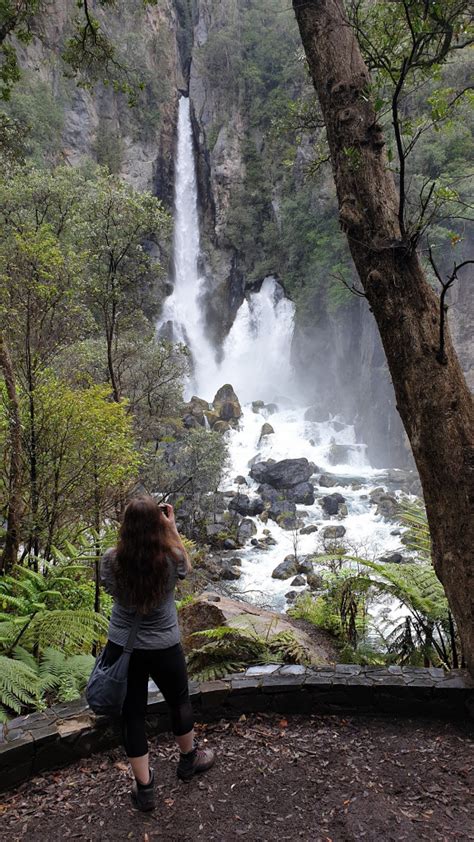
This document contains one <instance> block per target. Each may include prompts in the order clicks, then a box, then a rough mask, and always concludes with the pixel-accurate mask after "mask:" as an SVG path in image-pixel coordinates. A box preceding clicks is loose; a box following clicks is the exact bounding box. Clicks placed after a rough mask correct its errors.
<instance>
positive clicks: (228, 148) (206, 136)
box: [189, 0, 246, 345]
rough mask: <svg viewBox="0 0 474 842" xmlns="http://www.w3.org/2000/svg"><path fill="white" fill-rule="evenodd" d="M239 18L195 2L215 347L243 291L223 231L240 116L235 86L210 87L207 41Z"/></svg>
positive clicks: (192, 86)
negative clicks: (229, 22)
mask: <svg viewBox="0 0 474 842" xmlns="http://www.w3.org/2000/svg"><path fill="white" fill-rule="evenodd" d="M238 14H239V9H238V3H237V0H225V2H222V3H215V2H213V0H197V3H196V12H195V26H194V31H193V51H192V62H191V66H190V73H189V97H190V100H191V106H192V118H193V124H194V132H195V139H196V161H197V175H198V185H199V193H200V210H201V234H202V253H203V267H202V268H203V271H204V272H205V274H206V275H207V277H208V287H209V293H208V296H207V300H206V308H207V315H208V324H209V328H210V331H211V333H212V335H213V338H214V341H215V342H216V344H218V345H219V344H220V343H221V342H222V340H223V338H224V337H225V335H226V334H227V332H228V330H229V329H230V327H231V325H232V322H233V318H234V316H235V313H236V311H237V309H238V308H239V306H240V304H241V302H242V299H243V293H244V279H243V277H242V274H241V273H240V272H239V271H238V270H237V268H236V256H235V253H234V251H233V250H232V249H229V247H228V244H227V243H226V238H225V228H226V225H227V221H228V215H229V210H230V208H231V204H232V195H233V193H234V192H235V191H236V190H237V189H238V188H239V186H240V185H241V184H242V182H243V179H244V176H245V167H244V163H243V156H242V144H243V141H244V138H245V131H246V126H245V114H244V113H243V111H242V108H241V107H240V104H239V102H238V97H237V96H236V87H235V86H231V87H230V88H228V89H227V90H224V89H223V88H222V86H221V85H218V84H215V80H214V79H213V78H212V76H211V75H210V72H209V63H208V62H206V47H207V44H208V41H209V38H210V37H214V38H215V37H219V34H220V33H222V31H223V29H224V27H225V26H226V24H227V23H228V21H229V20H234V19H235V18H236V17H237V16H238Z"/></svg>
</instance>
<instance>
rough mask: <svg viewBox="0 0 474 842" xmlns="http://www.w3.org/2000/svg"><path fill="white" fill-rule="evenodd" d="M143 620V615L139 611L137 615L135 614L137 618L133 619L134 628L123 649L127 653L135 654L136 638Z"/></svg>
mask: <svg viewBox="0 0 474 842" xmlns="http://www.w3.org/2000/svg"><path fill="white" fill-rule="evenodd" d="M141 619H142V615H141V614H139V612H138V611H137V613H136V614H135V617H134V619H133V624H132V628H131V629H130V633H129V635H128V638H127V642H126V644H125V646H124V648H123V651H124V652H127V653H130V652H133V647H134V645H135V638H136V636H137V632H138V627H139V625H140V622H141Z"/></svg>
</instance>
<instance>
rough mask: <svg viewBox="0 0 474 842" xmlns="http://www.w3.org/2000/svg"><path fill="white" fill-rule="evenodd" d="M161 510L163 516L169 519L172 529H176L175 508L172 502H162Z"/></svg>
mask: <svg viewBox="0 0 474 842" xmlns="http://www.w3.org/2000/svg"><path fill="white" fill-rule="evenodd" d="M160 511H161V512H162V514H163V517H164V518H165V520H166V521H167V525H168V526H169V527H171V528H172V529H174V530H176V521H175V519H174V509H173V506H172V505H171V503H161V505H160Z"/></svg>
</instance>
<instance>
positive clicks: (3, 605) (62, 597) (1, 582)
mask: <svg viewBox="0 0 474 842" xmlns="http://www.w3.org/2000/svg"><path fill="white" fill-rule="evenodd" d="M42 567H43V572H36V571H34V570H31V569H30V568H28V567H21V566H18V567H17V568H15V570H14V572H13V575H9V576H3V577H2V579H0V648H2V649H3V650H4V652H6V653H10V652H11V651H12V650H13V649H14V648H15V647H16V646H17V645H18V644H19V643H20V641H21V645H22V646H24V647H27V648H28V649H30V650H36V651H43V650H44V649H46V648H48V647H53V648H56V649H61V650H62V651H63V652H65V653H67V654H76V653H79V652H87V651H88V650H90V647H91V646H92V644H93V643H94V642H95V641H97V640H103V638H104V635H105V633H106V630H107V620H106V618H105V617H103V616H102V615H101V614H97V613H95V612H94V611H93V610H91V608H92V606H91V607H90V608H70V607H69V598H70V596H71V593H72V591H73V590H74V589H75V588H76V584H77V571H76V572H74V571H71V572H69V571H68V569H67V567H63V566H62V565H60V566H53V565H46V564H43V565H42Z"/></svg>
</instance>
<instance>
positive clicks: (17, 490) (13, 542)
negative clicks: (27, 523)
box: [0, 333, 21, 573]
mask: <svg viewBox="0 0 474 842" xmlns="http://www.w3.org/2000/svg"><path fill="white" fill-rule="evenodd" d="M0 369H1V371H2V372H3V377H4V379H5V387H6V390H7V396H8V429H9V434H10V470H9V477H8V509H7V532H6V536H5V546H4V548H3V553H2V557H1V559H0V573H8V571H9V570H10V569H11V568H12V567H13V565H14V564H15V563H16V561H17V558H18V545H19V540H20V535H19V533H20V517H21V419H20V405H19V401H18V394H17V391H16V382H15V373H14V371H13V365H12V361H11V358H10V353H9V350H8V346H7V343H6V340H5V337H4V336H3V335H2V334H1V333H0Z"/></svg>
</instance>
